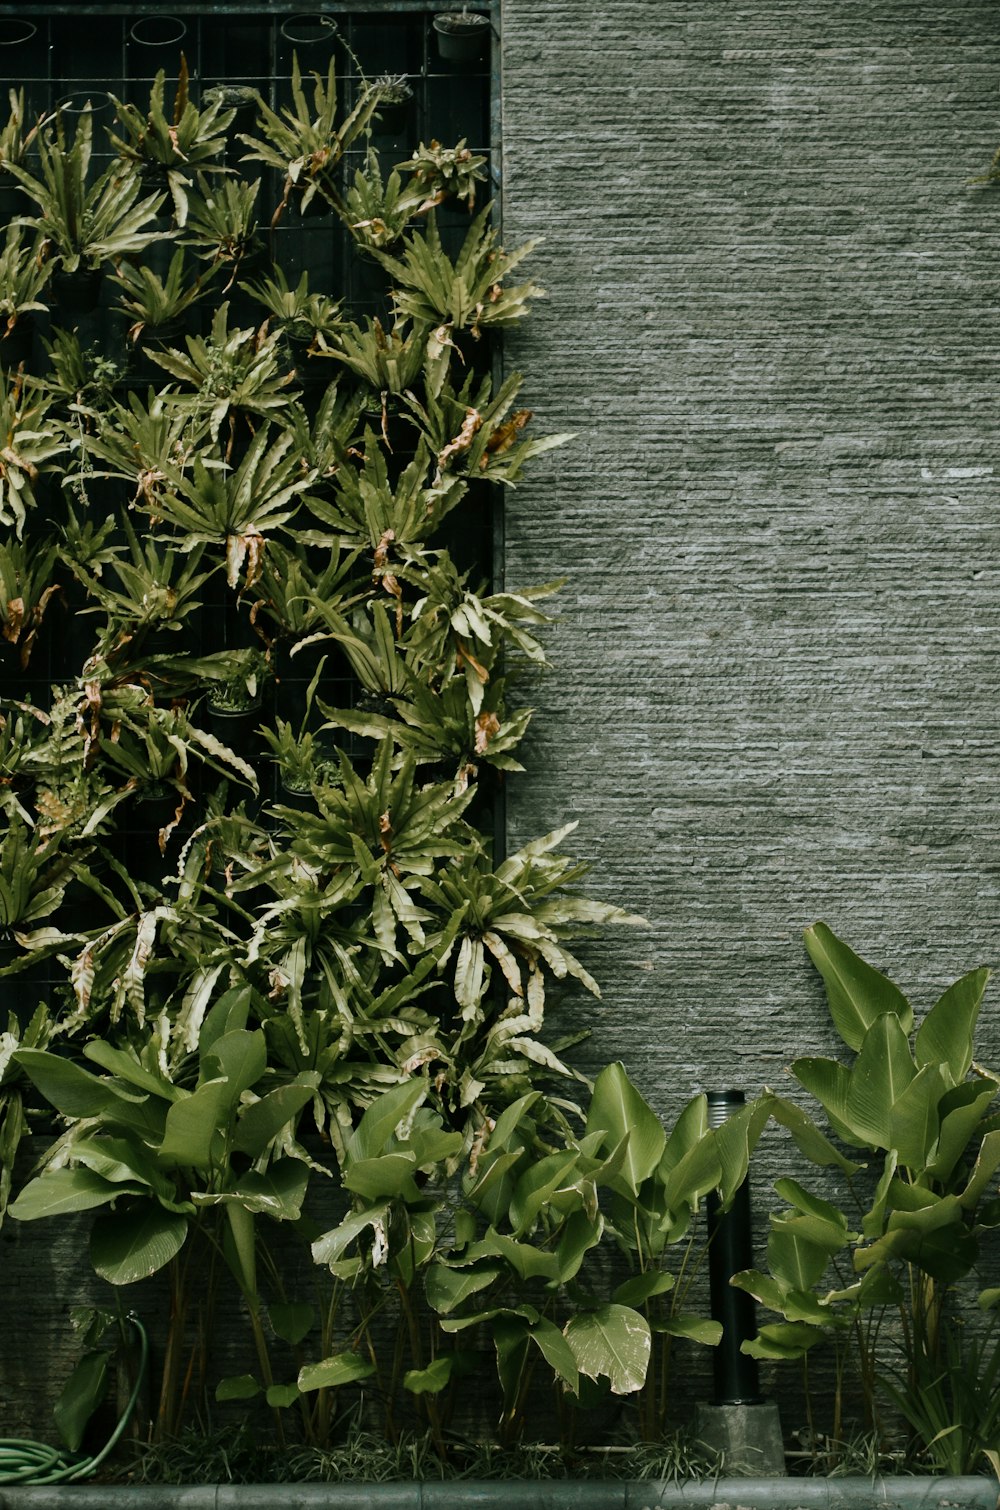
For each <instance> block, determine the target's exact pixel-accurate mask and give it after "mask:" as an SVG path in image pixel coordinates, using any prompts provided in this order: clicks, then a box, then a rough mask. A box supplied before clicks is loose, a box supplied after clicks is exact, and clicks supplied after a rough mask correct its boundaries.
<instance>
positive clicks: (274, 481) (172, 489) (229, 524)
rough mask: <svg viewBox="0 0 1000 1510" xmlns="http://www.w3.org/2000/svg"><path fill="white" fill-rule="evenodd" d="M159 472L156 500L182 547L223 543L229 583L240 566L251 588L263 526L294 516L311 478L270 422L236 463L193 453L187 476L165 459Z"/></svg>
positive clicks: (225, 400) (226, 399)
mask: <svg viewBox="0 0 1000 1510" xmlns="http://www.w3.org/2000/svg"><path fill="white" fill-rule="evenodd" d="M230 398H231V396H229V395H223V397H222V398H221V400H220V402H219V406H218V407H217V409H216V411H215V416H214V418H218V420H219V421H220V422H221V417H222V414H223V413H225V411H226V410H227V409H228V407H229V403H230ZM255 401H256V400H255ZM260 401H261V402H262V403H263V402H265V400H263V399H261V400H260ZM220 410H221V412H220ZM163 473H164V478H165V482H166V487H165V490H164V492H163V493H162V494H161V495H159V496H158V498H157V503H156V507H157V512H158V514H159V516H160V518H161V519H163V520H164V521H165V522H166V523H168V524H171V525H173V526H174V527H175V528H177V529H178V530H181V531H183V532H184V533H183V535H182V537H181V541H180V543H181V548H182V549H184V550H188V549H190V548H191V546H194V545H199V544H202V543H205V544H216V545H218V544H224V545H225V568H226V579H227V581H228V583H229V585H230V587H235V586H236V584H237V582H238V580H239V574H240V571H241V570H242V569H243V568H244V566H245V567H246V585H247V587H252V586H253V584H254V583H255V582H256V580H257V578H258V576H259V575H260V562H261V555H262V552H263V550H264V543H265V535H264V532H265V530H274V529H277V528H279V527H280V526H281V525H283V524H286V523H287V522H288V521H289V520H290V519H291V518H292V517H293V516H294V514H295V513H296V511H297V509H298V508H299V500H300V497H301V495H302V494H303V493H305V491H306V489H307V488H308V486H309V484H310V482H311V481H312V475H311V473H310V472H308V471H305V470H304V469H303V467H302V465H301V463H300V461H299V459H298V457H297V456H296V455H295V454H294V452H293V450H292V436H291V433H290V432H289V431H287V430H286V431H284V432H283V433H279V434H278V435H277V436H276V437H272V435H271V430H270V427H269V426H268V425H262V426H261V427H260V429H259V430H258V431H257V433H256V435H255V436H254V437H253V439H252V440H251V442H250V444H249V445H248V446H247V448H246V454H245V455H244V457H243V459H242V461H241V462H240V464H239V466H236V467H234V466H231V465H230V464H229V463H227V462H225V461H223V460H221V459H220V458H215V457H210V456H204V455H201V456H199V455H196V456H195V458H194V462H193V466H192V469H191V473H190V476H189V475H188V474H187V473H186V472H183V471H181V469H180V468H179V467H176V466H173V465H171V464H170V463H169V462H167V461H166V460H164V463H163Z"/></svg>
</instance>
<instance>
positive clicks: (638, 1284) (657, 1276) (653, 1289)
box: [611, 1269, 676, 1306]
mask: <svg viewBox="0 0 1000 1510" xmlns="http://www.w3.org/2000/svg"><path fill="white" fill-rule="evenodd" d="M675 1283H676V1280H675V1279H674V1276H673V1275H672V1274H670V1273H669V1272H668V1271H667V1270H666V1269H649V1270H647V1272H646V1273H645V1274H633V1276H632V1278H631V1279H626V1280H624V1281H623V1282H622V1283H621V1284H620V1285H619V1286H618V1288H617V1289H616V1290H615V1291H614V1294H613V1295H612V1297H611V1299H612V1300H613V1301H615V1302H616V1303H617V1304H618V1305H623V1306H641V1305H643V1304H644V1302H645V1301H647V1300H652V1298H653V1296H654V1295H667V1294H669V1292H670V1291H671V1290H672V1289H673V1288H674V1285H675Z"/></svg>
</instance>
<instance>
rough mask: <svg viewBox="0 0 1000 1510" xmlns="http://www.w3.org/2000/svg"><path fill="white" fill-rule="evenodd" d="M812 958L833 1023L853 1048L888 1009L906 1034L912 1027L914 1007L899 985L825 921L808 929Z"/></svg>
mask: <svg viewBox="0 0 1000 1510" xmlns="http://www.w3.org/2000/svg"><path fill="white" fill-rule="evenodd" d="M805 944H806V948H807V949H808V951H809V958H810V959H811V960H812V962H813V964H814V965H815V966H816V969H817V970H818V971H819V973H820V975H821V976H822V977H823V982H824V984H825V986H826V994H827V1000H828V1002H829V1004H830V1016H831V1017H832V1018H833V1025H834V1027H835V1028H836V1029H837V1032H838V1033H839V1034H840V1036H841V1038H842V1039H843V1040H844V1042H845V1043H846V1044H847V1046H848V1048H850V1049H860V1048H861V1045H862V1043H863V1041H864V1036H865V1034H866V1033H867V1031H868V1029H869V1028H870V1027H871V1025H872V1023H873V1022H874V1021H875V1020H876V1018H878V1017H881V1016H882V1015H883V1014H884V1013H886V1012H891V1013H893V1014H894V1015H895V1016H896V1017H898V1018H899V1021H900V1026H901V1027H902V1029H903V1032H904V1033H907V1034H908V1033H909V1032H910V1030H911V1029H912V1027H913V1010H912V1008H911V1007H910V1004H909V1002H908V1001H907V1000H906V997H905V996H904V995H903V993H902V991H900V989H899V987H898V986H895V985H893V983H892V981H891V980H889V979H888V978H887V977H886V976H884V975H882V974H881V973H880V972H879V971H878V970H876V969H875V968H874V967H873V966H872V965H869V964H867V963H866V962H865V961H864V960H863V959H861V958H860V957H859V956H858V955H857V954H855V953H854V950H853V949H850V948H848V946H847V945H846V944H845V943H844V942H843V941H842V940H841V939H839V938H838V937H837V935H836V934H835V933H834V932H833V930H832V929H831V928H828V927H827V925H826V924H825V923H814V924H813V926H812V927H811V928H807V929H806V930H805Z"/></svg>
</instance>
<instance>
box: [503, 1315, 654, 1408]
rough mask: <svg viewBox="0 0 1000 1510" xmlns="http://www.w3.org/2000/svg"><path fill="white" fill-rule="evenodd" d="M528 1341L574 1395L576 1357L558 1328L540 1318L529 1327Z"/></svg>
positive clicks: (575, 1386)
mask: <svg viewBox="0 0 1000 1510" xmlns="http://www.w3.org/2000/svg"><path fill="white" fill-rule="evenodd" d="M639 1319H640V1320H641V1319H642V1318H641V1317H640V1318H639ZM528 1340H529V1342H533V1343H534V1344H535V1346H536V1347H537V1349H538V1351H539V1352H540V1353H541V1355H542V1357H543V1358H544V1359H545V1361H546V1363H547V1364H548V1365H549V1368H551V1370H552V1372H553V1373H554V1374H555V1375H556V1377H557V1378H559V1379H561V1380H562V1382H563V1384H564V1385H565V1386H566V1388H567V1389H568V1390H569V1391H570V1393H571V1394H574V1395H575V1394H576V1392H577V1385H578V1383H579V1369H578V1367H577V1361H576V1355H575V1353H574V1351H573V1348H572V1345H571V1344H570V1343H569V1342H568V1341H567V1339H566V1337H564V1336H563V1334H562V1332H560V1330H559V1328H558V1327H557V1326H556V1325H555V1324H554V1323H553V1322H551V1321H549V1320H548V1319H547V1318H546V1317H544V1316H540V1317H539V1319H538V1320H537V1321H536V1322H534V1323H533V1325H532V1326H531V1327H529V1329H528Z"/></svg>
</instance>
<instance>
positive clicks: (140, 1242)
mask: <svg viewBox="0 0 1000 1510" xmlns="http://www.w3.org/2000/svg"><path fill="white" fill-rule="evenodd" d="M187 1230H188V1222H187V1217H185V1216H181V1215H179V1214H178V1213H177V1212H174V1211H164V1209H163V1207H162V1206H160V1205H158V1204H157V1203H156V1202H154V1201H143V1202H142V1204H141V1205H139V1206H135V1207H133V1208H132V1209H131V1210H129V1211H121V1212H117V1211H116V1212H114V1213H113V1214H112V1215H110V1216H101V1217H98V1218H97V1220H96V1221H95V1223H94V1226H93V1229H92V1231H91V1234H90V1260H91V1263H92V1264H93V1266H94V1268H95V1269H96V1270H97V1273H98V1274H99V1275H100V1276H101V1278H102V1279H106V1280H107V1281H108V1283H109V1284H112V1285H131V1284H135V1283H136V1281H137V1280H140V1279H147V1278H148V1277H149V1275H150V1274H155V1273H156V1272H157V1270H158V1269H162V1268H163V1267H164V1266H165V1265H166V1264H168V1263H169V1262H170V1260H171V1259H172V1258H173V1257H174V1256H175V1255H176V1254H178V1253H179V1252H180V1250H181V1248H182V1247H183V1246H184V1239H185V1238H186V1237H187Z"/></svg>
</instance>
